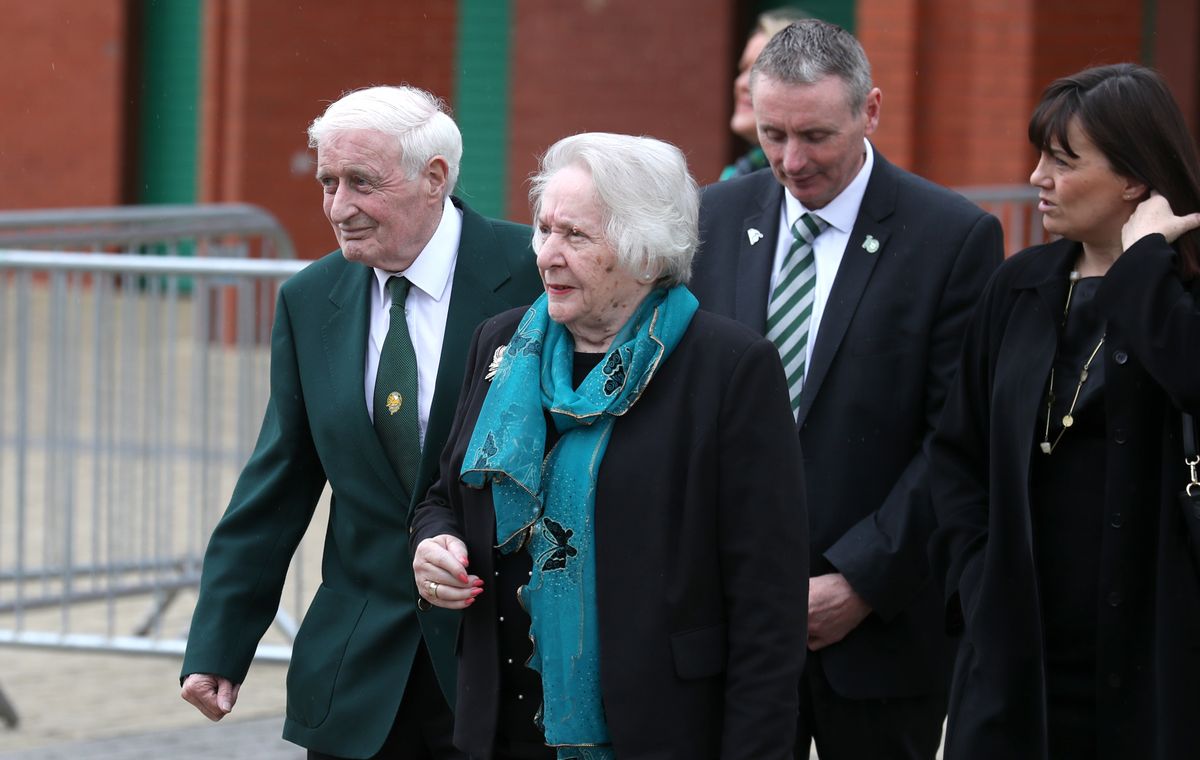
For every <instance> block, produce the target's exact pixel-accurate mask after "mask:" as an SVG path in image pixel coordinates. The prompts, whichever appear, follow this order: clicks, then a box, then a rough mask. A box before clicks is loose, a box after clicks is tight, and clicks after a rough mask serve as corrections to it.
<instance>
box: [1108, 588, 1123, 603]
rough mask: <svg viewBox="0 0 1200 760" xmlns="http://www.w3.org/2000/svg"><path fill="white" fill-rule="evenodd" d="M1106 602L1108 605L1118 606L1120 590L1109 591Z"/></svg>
mask: <svg viewBox="0 0 1200 760" xmlns="http://www.w3.org/2000/svg"><path fill="white" fill-rule="evenodd" d="M1108 604H1109V606H1110V607H1120V606H1121V592H1120V591H1113V592H1112V593H1110V594H1109V595H1108Z"/></svg>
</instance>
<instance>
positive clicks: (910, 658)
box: [692, 152, 1003, 699]
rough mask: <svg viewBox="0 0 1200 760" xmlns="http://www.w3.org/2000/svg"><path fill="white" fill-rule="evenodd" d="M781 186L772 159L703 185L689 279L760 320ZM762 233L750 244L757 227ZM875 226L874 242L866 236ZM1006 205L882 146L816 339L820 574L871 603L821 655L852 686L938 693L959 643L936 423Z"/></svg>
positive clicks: (810, 381) (814, 494) (813, 461)
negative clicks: (950, 629)
mask: <svg viewBox="0 0 1200 760" xmlns="http://www.w3.org/2000/svg"><path fill="white" fill-rule="evenodd" d="M783 193H784V190H783V187H782V186H781V185H780V184H779V183H778V182H776V180H775V178H774V176H773V175H772V174H771V171H770V170H769V169H764V170H763V171H760V172H756V173H755V174H751V175H749V176H747V177H744V178H741V179H736V180H730V181H727V182H722V183H719V184H716V185H711V186H709V187H707V188H705V189H704V191H703V196H702V201H701V212H700V235H701V250H700V252H699V253H698V254H697V257H696V263H695V270H694V274H693V276H692V288H693V291H694V292H695V293H696V295H697V297H698V298H699V299H700V305H701V307H702V308H705V309H710V310H713V311H716V312H718V313H721V314H726V315H729V316H733V317H735V318H736V319H737V320H739V321H740V322H743V323H745V324H747V325H749V326H750V327H752V328H753V329H755V330H757V331H759V332H760V333H761V332H764V330H765V323H766V310H767V298H768V292H767V291H768V289H769V287H770V276H771V265H772V260H773V258H774V256H775V247H776V241H777V240H778V235H779V216H780V205H781V204H782V203H783ZM750 228H755V229H757V230H759V231H760V232H761V233H762V234H763V237H762V239H761V240H759V241H758V242H757V243H756V244H751V242H750V240H749V237H748V236H747V230H748V229H750ZM868 235H870V236H872V237H873V238H874V239H875V240H877V241H878V242H879V247H878V249H877V251H876V252H874V253H872V252H870V251H868V250H867V249H866V248H865V247H864V241H865V240H866V237H867V236H868ZM1002 257H1003V253H1002V233H1001V230H1000V225H999V223H998V222H997V221H996V219H995V218H994V217H992V216H990V215H988V214H985V213H984V212H983V211H981V210H980V209H979V208H977V207H976V206H974V205H972V204H970V203H968V202H967V201H966V200H965V199H963V198H962V197H961V196H958V195H956V194H954V193H952V192H950V191H949V190H946V189H945V188H942V187H938V186H937V185H934V184H932V183H929V182H927V181H925V180H923V179H921V178H920V177H917V176H915V175H913V174H910V173H908V172H906V171H903V170H901V169H899V168H897V167H895V166H893V165H891V164H890V163H888V162H887V160H885V159H884V157H883V156H882V155H880V154H879V153H878V152H876V153H875V165H874V168H873V170H872V173H871V177H870V179H869V181H868V184H867V189H866V194H865V195H864V197H863V202H862V206H861V208H860V210H859V214H858V220H857V221H856V222H855V225H854V230H853V232H852V233H851V235H850V240H849V242H848V243H847V245H846V251H845V254H844V256H843V258H842V262H841V265H840V267H839V269H838V273H837V277H836V279H835V280H834V284H833V290H832V292H831V293H830V295H829V301H828V303H827V304H826V306H825V312H824V315H823V316H822V318H821V323H820V327H819V330H818V332H817V339H816V343H815V344H814V346H813V354H812V360H811V364H810V367H809V370H808V377H807V379H806V380H805V384H804V390H803V393H802V395H801V397H800V410H799V416H798V420H797V425H798V429H799V433H800V448H801V450H802V451H803V452H804V459H805V471H806V472H807V473H808V478H807V480H808V509H809V527H810V533H809V537H810V541H811V543H810V547H809V548H810V552H809V558H810V567H809V570H810V572H811V573H812V575H814V576H816V575H822V574H825V573H831V572H841V573H843V574H844V575H845V576H846V578H847V580H849V582H850V584H851V585H852V586H853V587H854V589H855V590H856V591H857V592H858V593H859V594H860V595H861V596H862V597H863V598H864V599H866V601H867V602H868V603H869V604H870V605H871V607H872V609H873V610H874V613H873V614H871V615H870V616H868V617H867V619H866V620H864V621H863V623H862V624H861V625H859V626H858V628H856V629H855V630H854V631H852V632H851V633H850V634H849V635H848V636H847V637H846V638H845V639H843V640H842V641H840V642H838V643H837V644H834V645H832V646H830V647H827V648H826V649H823V650H821V651H820V652H818V653H816V654H815V655H810V656H816V657H818V658H819V660H820V662H821V665H822V666H823V668H824V670H825V672H826V675H827V677H828V679H829V682H830V683H831V684H832V686H833V688H834V689H835V690H836V691H837V692H838V693H839V694H841V695H842V696H844V697H850V698H857V699H866V698H887V697H899V696H906V695H919V694H931V693H938V692H943V691H945V689H946V686H947V677H948V672H949V658H950V656H951V646H950V642H949V640H948V639H947V638H946V637H945V635H944V633H943V627H942V615H941V597H940V594H939V593H938V590H937V589H936V588H935V586H934V584H933V583H931V582H930V571H929V563H928V560H927V555H926V544H927V542H928V539H929V535H930V534H931V532H932V530H933V523H934V520H933V515H932V510H931V507H930V503H929V486H928V466H927V460H926V457H925V455H924V454H923V453H922V447H923V445H924V443H925V441H926V439H927V438H928V437H929V435H930V434H931V433H932V431H933V428H934V424H935V423H936V421H937V417H938V413H939V412H940V411H941V408H942V403H943V401H944V399H945V396H946V390H947V388H948V386H949V384H950V381H951V378H952V377H953V374H954V371H955V369H956V367H957V358H958V351H959V344H960V342H961V339H962V334H963V330H964V328H965V326H966V322H967V318H968V315H969V312H970V310H971V307H972V306H973V305H974V304H975V302H976V300H977V299H978V297H979V294H980V292H981V291H982V290H983V286H984V283H985V282H986V281H987V278H988V276H989V275H990V274H991V272H992V270H993V269H995V267H996V266H997V265H998V264H999V262H1000V260H1001V258H1002Z"/></svg>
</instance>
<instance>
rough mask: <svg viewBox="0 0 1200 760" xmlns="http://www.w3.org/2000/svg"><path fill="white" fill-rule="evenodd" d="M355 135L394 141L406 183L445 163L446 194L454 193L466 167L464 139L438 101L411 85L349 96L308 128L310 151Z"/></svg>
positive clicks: (370, 90) (327, 109)
mask: <svg viewBox="0 0 1200 760" xmlns="http://www.w3.org/2000/svg"><path fill="white" fill-rule="evenodd" d="M354 129H367V130H371V131H373V132H381V133H383V134H385V135H390V136H392V137H394V138H396V142H397V143H398V144H399V146H400V168H401V169H403V170H404V173H405V175H406V176H407V177H408V179H415V178H416V176H417V175H418V174H419V173H420V172H421V170H422V169H423V168H424V167H425V165H426V164H428V163H429V160H430V159H432V158H433V157H434V156H441V157H442V158H444V159H446V194H447V195H448V194H450V193H451V192H453V191H454V184H455V183H456V182H457V181H458V166H459V163H460V162H461V161H462V133H461V132H459V131H458V125H457V124H455V123H454V119H451V118H450V116H449V115H448V114H447V113H446V105H445V103H443V102H442V100H441V99H440V98H437V97H434V96H433V95H432V94H430V93H428V92H426V91H425V90H421V89H418V88H416V87H410V86H408V85H399V86H394V87H367V88H365V89H362V90H354V91H353V92H348V93H346V94H344V95H342V97H341V98H339V99H338V100H335V101H334V102H333V103H331V104H330V105H329V107H328V108H326V109H325V113H323V114H321V115H320V116H318V117H317V118H316V119H314V120H313V123H312V124H310V125H309V127H308V147H310V148H317V149H320V147H321V141H322V140H324V139H325V138H326V137H327V136H329V135H331V134H334V133H337V132H346V131H349V130H354Z"/></svg>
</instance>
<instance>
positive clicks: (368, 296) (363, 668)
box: [183, 87, 541, 760]
mask: <svg viewBox="0 0 1200 760" xmlns="http://www.w3.org/2000/svg"><path fill="white" fill-rule="evenodd" d="M309 141H310V146H311V147H315V148H316V150H317V180H318V181H319V182H320V184H321V186H322V187H323V189H324V210H325V215H326V217H327V218H328V219H329V222H330V224H331V225H332V226H333V229H334V233H335V234H336V236H337V240H338V244H339V246H340V250H338V251H335V252H334V253H331V254H329V255H328V256H325V257H324V258H322V259H320V260H318V261H316V262H314V263H313V264H312V265H310V266H309V267H308V268H306V269H305V270H304V271H302V272H300V273H299V274H297V275H296V276H295V277H293V278H291V279H290V280H289V281H288V282H286V283H285V284H284V285H283V287H282V288H281V289H280V293H279V301H278V305H277V307H276V319H275V326H274V329H273V331H272V338H271V341H272V347H271V397H270V400H269V402H268V406H267V411H266V415H265V418H264V420H263V426H262V431H261V433H260V435H259V440H258V443H257V445H256V447H255V450H254V452H253V454H252V455H251V457H250V460H249V461H248V462H247V464H246V467H245V469H244V470H243V472H242V475H241V477H240V478H239V480H238V484H237V487H236V489H235V490H234V494H233V497H232V500H231V502H230V504H229V508H228V510H227V511H226V513H225V515H224V517H223V518H222V519H221V521H220V522H219V523H218V525H217V527H216V529H215V530H214V532H213V536H212V539H211V541H210V543H209V546H208V551H207V553H206V554H205V560H204V569H203V575H202V578H201V584H200V596H199V599H198V601H197V603H196V610H195V613H194V616H193V619H192V626H191V631H190V635H189V637H188V647H187V653H186V656H185V658H184V663H183V676H184V680H183V697H184V699H186V700H188V701H189V702H191V703H192V704H194V705H195V706H196V707H197V708H198V709H199V710H200V711H201V712H202V713H204V714H205V715H206V716H208V717H209V718H211V719H213V720H219V719H220V718H221V717H222V716H224V715H225V714H226V713H228V712H229V710H230V709H232V707H233V704H234V701H235V700H236V699H237V693H238V688H239V685H240V683H241V682H242V680H243V679H244V678H245V676H246V671H247V669H248V668H249V666H250V661H251V659H252V657H253V655H254V650H255V647H256V645H257V643H258V640H259V638H260V637H261V636H262V634H263V633H264V631H265V630H266V628H267V627H268V625H270V623H271V620H272V618H273V616H274V615H275V611H276V607H277V606H278V602H279V597H280V593H281V591H282V586H283V581H284V576H285V575H286V572H287V568H288V564H289V562H290V560H291V557H292V554H293V552H294V551H295V548H296V545H297V544H298V542H299V541H300V538H301V537H302V536H303V534H304V532H305V529H306V528H307V527H308V523H309V521H310V519H311V517H312V514H313V510H314V508H315V506H316V503H317V500H318V498H319V496H320V494H321V492H322V489H323V488H324V486H325V484H326V482H328V483H329V485H330V487H331V490H332V498H331V501H330V515H329V524H328V527H327V534H326V539H325V551H324V555H323V558H322V583H321V586H320V588H319V589H318V590H317V593H316V596H315V597H314V598H313V600H312V603H311V605H310V606H309V608H308V612H307V614H306V615H305V617H304V621H303V624H302V625H301V627H300V631H299V633H298V634H297V636H296V639H295V642H294V647H293V653H292V660H291V666H290V668H289V671H288V707H287V718H286V721H285V724H284V730H283V735H284V738H286V739H288V740H290V741H293V742H296V743H297V744H300V745H302V746H305V747H307V748H308V749H309V753H308V756H309V758H312V759H317V758H320V759H321V760H325V759H327V758H368V757H372V758H380V759H381V760H382V759H384V758H405V759H406V760H408V759H409V758H460V757H463V756H462V755H461V754H460V753H458V752H457V750H455V749H454V748H453V747H452V745H451V743H450V741H451V730H452V726H451V724H452V718H451V713H450V709H449V707H448V704H453V703H454V695H453V689H454V686H455V672H454V651H453V649H454V640H455V635H456V632H457V629H458V616H457V615H456V614H454V613H450V612H447V611H446V610H439V609H422V610H420V611H418V607H417V600H418V595H417V593H416V588H415V587H414V585H413V578H412V567H411V564H410V562H409V559H408V558H409V556H410V552H409V547H408V531H409V519H410V510H411V508H412V505H413V502H414V501H415V500H419V499H420V498H421V497H422V496H423V495H424V493H425V491H426V490H427V488H428V487H429V484H430V483H431V482H432V480H433V479H434V476H435V475H436V468H437V462H438V457H439V455H440V453H441V450H442V447H443V445H444V444H445V440H446V435H447V433H448V430H449V426H450V422H451V420H452V418H453V415H454V409H455V403H456V401H457V398H458V394H459V389H460V386H461V384H462V378H463V367H464V364H465V359H466V352H467V347H468V344H469V342H470V337H471V334H472V332H473V331H474V328H475V326H476V325H477V324H478V323H479V322H481V321H482V320H483V319H485V318H487V317H489V316H491V315H493V314H496V313H498V312H501V311H504V310H506V309H509V308H512V307H514V306H518V305H523V304H527V303H529V302H531V301H532V300H533V299H534V298H535V297H536V296H537V295H538V294H539V293H540V292H541V283H540V280H539V279H538V276H537V271H536V267H535V264H534V258H533V255H532V252H531V251H530V248H529V242H530V231H529V228H528V227H525V226H523V225H516V224H510V223H507V222H499V221H493V220H489V219H485V218H483V217H481V216H479V215H478V214H476V213H475V212H473V211H471V209H470V208H468V207H467V206H466V205H465V204H463V203H461V202H460V201H458V200H457V199H454V198H451V197H450V193H451V191H452V190H453V188H454V183H455V179H456V178H457V175H458V164H459V159H460V157H461V156H462V138H461V135H460V134H459V131H458V128H457V126H456V125H455V124H454V122H453V120H451V119H450V117H449V116H447V115H446V114H445V113H443V111H442V107H441V103H440V102H439V101H438V100H437V99H436V98H434V97H433V96H431V95H430V94H429V93H426V92H424V91H422V90H418V89H415V88H411V87H373V88H369V89H366V90H360V91H357V92H354V93H350V94H349V95H346V96H345V97H343V98H342V99H341V100H338V101H337V102H335V103H333V104H332V105H331V106H330V107H329V108H328V109H327V110H326V111H325V113H324V114H323V115H322V116H321V117H320V118H318V119H317V120H315V121H314V122H313V124H312V125H311V126H310V127H309ZM423 607H424V605H423ZM439 683H440V685H441V688H440V689H439Z"/></svg>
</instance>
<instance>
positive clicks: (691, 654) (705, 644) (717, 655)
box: [671, 624, 728, 679]
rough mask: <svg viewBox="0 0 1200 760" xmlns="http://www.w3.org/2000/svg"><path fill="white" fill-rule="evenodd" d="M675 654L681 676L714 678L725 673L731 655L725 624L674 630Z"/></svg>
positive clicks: (686, 677)
mask: <svg viewBox="0 0 1200 760" xmlns="http://www.w3.org/2000/svg"><path fill="white" fill-rule="evenodd" d="M671 655H672V656H673V658H674V660H675V674H676V675H678V676H679V677H680V678H683V679H695V678H711V677H712V676H715V675H719V674H721V673H723V672H724V671H725V659H726V658H727V657H728V645H727V644H726V642H725V626H724V624H721V625H710V626H707V627H705V628H695V629H693V630H690V631H683V632H681V633H673V634H671Z"/></svg>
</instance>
